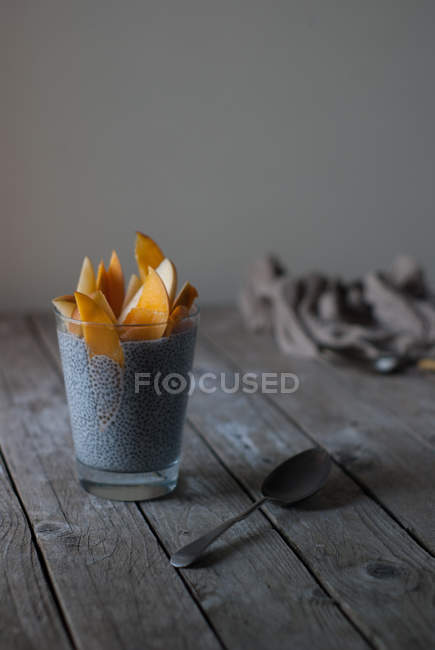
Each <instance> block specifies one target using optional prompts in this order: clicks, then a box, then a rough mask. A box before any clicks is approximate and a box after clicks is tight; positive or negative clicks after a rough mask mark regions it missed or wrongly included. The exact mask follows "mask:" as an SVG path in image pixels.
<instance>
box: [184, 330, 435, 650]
mask: <svg viewBox="0 0 435 650" xmlns="http://www.w3.org/2000/svg"><path fill="white" fill-rule="evenodd" d="M195 367H196V372H195V375H196V377H198V376H199V375H200V374H201V373H203V372H214V373H216V374H217V375H219V374H220V373H222V372H223V373H226V375H227V378H228V379H227V381H226V385H227V386H231V385H232V384H233V383H234V382H233V381H232V377H231V375H232V374H233V373H232V372H231V366H230V364H228V363H227V362H225V360H223V358H222V356H220V355H219V354H217V353H216V352H215V351H214V350H213V348H211V347H210V346H209V345H207V342H206V341H205V339H204V338H202V339H200V341H199V343H198V345H197V352H196V363H195ZM290 398H291V396H290ZM188 413H189V419H190V421H191V422H192V423H193V425H194V426H195V427H196V428H197V429H198V431H200V432H201V434H202V435H203V436H204V438H205V439H206V440H207V442H208V443H209V444H210V445H211V446H212V448H213V450H214V451H215V453H216V454H217V455H218V456H219V457H220V458H221V459H222V462H223V463H225V465H226V466H227V467H228V468H229V470H230V471H231V472H232V473H233V474H234V475H235V476H236V477H237V479H238V480H239V481H240V482H241V483H242V484H243V485H244V486H245V487H246V489H247V490H248V491H249V493H250V494H251V496H252V498H254V499H255V498H258V497H259V496H260V493H259V484H260V481H261V477H262V476H264V475H266V474H267V472H268V471H270V469H271V468H273V467H274V466H275V465H277V464H278V463H279V462H281V461H282V460H283V459H284V458H286V457H287V456H290V455H293V454H295V453H298V452H300V451H303V450H304V449H306V448H308V447H311V446H312V442H311V441H310V440H309V439H308V438H307V437H306V436H305V435H304V434H303V433H302V432H301V431H300V429H298V428H297V427H296V426H294V425H293V424H292V423H291V422H290V421H289V420H288V418H286V417H285V416H284V415H283V414H282V413H281V412H280V411H279V410H277V409H276V408H275V407H274V406H273V405H272V404H270V403H269V402H268V400H266V399H265V397H264V396H262V395H260V394H259V393H256V394H252V395H248V394H246V393H243V392H242V391H239V392H237V393H235V394H228V393H226V392H224V391H222V390H219V391H216V392H214V393H212V394H204V393H202V392H200V391H196V392H195V393H194V394H193V395H192V397H191V399H190V404H189V412H188ZM264 508H265V509H266V511H267V513H268V515H269V517H270V519H271V521H272V522H273V523H274V525H275V526H276V527H277V529H278V530H279V531H280V532H281V533H282V534H283V536H284V537H285V538H286V539H287V540H288V541H289V543H290V544H291V545H292V546H294V547H295V549H296V550H297V552H298V554H299V555H300V556H302V557H303V558H304V561H305V562H306V564H307V565H308V566H309V567H310V569H311V570H312V571H313V573H314V574H315V575H316V577H317V578H318V580H319V581H320V583H321V584H322V585H324V586H325V588H326V589H327V591H328V593H329V594H330V595H331V596H332V597H333V598H334V599H335V600H336V602H337V603H338V604H339V605H340V607H341V608H342V610H343V611H344V612H346V613H347V615H348V616H349V617H350V618H351V619H352V620H353V622H354V624H355V625H356V626H357V627H358V628H359V629H360V630H362V631H363V632H364V634H365V635H366V636H367V637H368V638H370V639H371V640H372V642H373V643H374V644H375V645H377V646H378V647H394V648H397V649H399V648H403V649H404V650H408V648H410V647H413V648H422V650H424V649H425V648H428V647H430V646H431V644H433V643H434V641H435V619H434V605H433V603H434V601H435V559H434V558H433V557H432V556H431V555H430V554H428V553H427V552H425V551H424V550H423V549H422V548H421V547H420V546H419V545H418V544H417V543H416V542H415V541H414V540H413V539H411V538H410V536H409V535H408V534H407V533H406V532H405V531H404V530H403V529H402V528H401V527H400V526H399V525H398V524H397V523H396V522H395V521H394V520H393V519H392V518H391V517H390V516H389V515H388V514H387V513H386V512H385V511H384V510H383V509H382V508H381V507H380V506H379V505H378V504H377V503H376V502H375V501H373V500H372V499H371V498H370V497H369V496H367V495H366V494H365V493H364V492H363V491H362V490H361V489H360V488H359V487H358V485H357V484H355V483H354V482H353V481H352V479H351V478H350V477H349V476H348V475H346V474H345V473H344V472H343V471H342V470H341V469H340V468H339V467H338V466H334V469H333V472H332V476H331V478H330V480H329V483H328V484H327V486H326V487H325V488H324V489H323V490H322V491H321V492H320V493H319V494H318V495H317V496H314V497H312V498H311V499H309V500H307V501H306V502H304V503H301V504H300V505H298V506H297V507H296V508H291V509H288V510H287V509H283V508H281V507H279V506H274V505H268V506H265V507H264ZM338 549H339V551H338ZM368 604H370V606H368ZM411 612H412V615H411Z"/></svg>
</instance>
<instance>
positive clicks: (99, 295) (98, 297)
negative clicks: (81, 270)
mask: <svg viewBox="0 0 435 650" xmlns="http://www.w3.org/2000/svg"><path fill="white" fill-rule="evenodd" d="M91 298H92V300H95V302H96V303H97V305H98V306H99V307H101V309H104V311H105V312H106V314H107V315H108V317H109V318H110V320H111V321H112V323H116V316H115V314H114V313H113V309H112V307H111V306H110V305H109V302H108V300H107V298H106V296H105V295H104V293H103V292H102V291H101V289H97V291H94V293H93V294H92V296H91Z"/></svg>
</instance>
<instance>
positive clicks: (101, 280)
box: [96, 260, 107, 294]
mask: <svg viewBox="0 0 435 650" xmlns="http://www.w3.org/2000/svg"><path fill="white" fill-rule="evenodd" d="M106 274H107V271H106V269H105V267H104V262H103V260H100V263H99V265H98V270H97V281H96V288H97V291H98V289H100V291H102V292H103V293H104V294H105V293H106V288H107V275H106Z"/></svg>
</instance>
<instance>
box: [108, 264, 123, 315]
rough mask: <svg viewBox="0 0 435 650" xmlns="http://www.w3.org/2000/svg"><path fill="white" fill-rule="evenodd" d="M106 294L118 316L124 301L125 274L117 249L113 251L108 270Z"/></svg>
mask: <svg viewBox="0 0 435 650" xmlns="http://www.w3.org/2000/svg"><path fill="white" fill-rule="evenodd" d="M105 295H106V298H107V300H108V301H109V304H110V306H111V307H112V309H113V313H114V314H115V316H116V317H118V316H119V314H120V313H121V309H122V303H123V302H124V274H123V272H122V266H121V262H120V261H119V257H118V255H117V253H116V251H113V252H112V257H111V258H110V264H109V268H108V269H107V271H106V290H105Z"/></svg>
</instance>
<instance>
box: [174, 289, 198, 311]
mask: <svg viewBox="0 0 435 650" xmlns="http://www.w3.org/2000/svg"><path fill="white" fill-rule="evenodd" d="M197 297H198V291H197V290H196V289H195V287H194V286H193V285H192V284H190V282H185V283H184V284H183V286H182V288H181V290H180V292H179V294H178V296H177V297H176V298H175V300H174V304H173V305H172V309H173V310H174V309H175V308H176V307H178V306H179V305H184V306H185V307H187V309H188V310H190V308H191V307H192V305H193V301H194V300H195V298H197Z"/></svg>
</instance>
